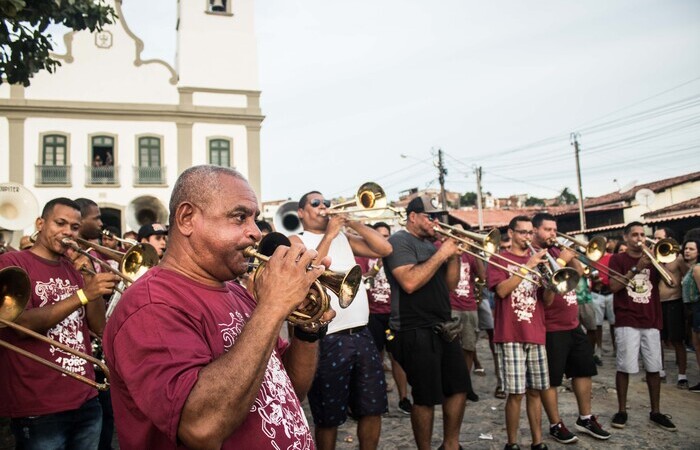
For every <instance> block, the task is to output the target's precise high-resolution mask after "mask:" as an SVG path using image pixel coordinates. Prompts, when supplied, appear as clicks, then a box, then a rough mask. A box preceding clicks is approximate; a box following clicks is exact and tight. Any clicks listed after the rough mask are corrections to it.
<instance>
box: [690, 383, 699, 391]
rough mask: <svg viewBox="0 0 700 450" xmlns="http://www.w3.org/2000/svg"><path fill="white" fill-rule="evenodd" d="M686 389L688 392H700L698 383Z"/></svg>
mask: <svg viewBox="0 0 700 450" xmlns="http://www.w3.org/2000/svg"><path fill="white" fill-rule="evenodd" d="M688 390H689V391H690V392H698V393H700V383H698V384H696V385H695V386H691V387H690V388H689V389H688Z"/></svg>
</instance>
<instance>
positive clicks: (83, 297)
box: [75, 289, 90, 306]
mask: <svg viewBox="0 0 700 450" xmlns="http://www.w3.org/2000/svg"><path fill="white" fill-rule="evenodd" d="M75 293H76V294H78V299H79V300H80V304H81V305H83V306H85V305H87V304H88V303H89V302H90V300H88V298H87V295H85V292H84V291H83V290H82V289H78V290H77V291H75Z"/></svg>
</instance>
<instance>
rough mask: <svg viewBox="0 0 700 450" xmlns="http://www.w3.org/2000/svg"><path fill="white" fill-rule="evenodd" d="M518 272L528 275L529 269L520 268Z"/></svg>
mask: <svg viewBox="0 0 700 450" xmlns="http://www.w3.org/2000/svg"><path fill="white" fill-rule="evenodd" d="M518 272H520V273H522V274H523V275H527V269H526V268H524V267H521V268H519V269H518Z"/></svg>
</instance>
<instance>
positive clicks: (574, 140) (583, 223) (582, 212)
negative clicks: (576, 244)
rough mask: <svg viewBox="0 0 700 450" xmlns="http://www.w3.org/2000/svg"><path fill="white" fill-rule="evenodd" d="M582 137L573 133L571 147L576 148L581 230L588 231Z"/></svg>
mask: <svg viewBox="0 0 700 450" xmlns="http://www.w3.org/2000/svg"><path fill="white" fill-rule="evenodd" d="M580 136H581V135H580V134H578V133H576V132H574V133H571V140H572V142H571V145H573V146H574V156H575V157H576V179H577V180H578V214H579V217H580V218H581V230H585V229H586V211H585V210H584V208H583V187H582V186H581V163H580V162H579V156H578V155H579V153H580V151H581V150H580V149H579V146H578V138H579V137H580Z"/></svg>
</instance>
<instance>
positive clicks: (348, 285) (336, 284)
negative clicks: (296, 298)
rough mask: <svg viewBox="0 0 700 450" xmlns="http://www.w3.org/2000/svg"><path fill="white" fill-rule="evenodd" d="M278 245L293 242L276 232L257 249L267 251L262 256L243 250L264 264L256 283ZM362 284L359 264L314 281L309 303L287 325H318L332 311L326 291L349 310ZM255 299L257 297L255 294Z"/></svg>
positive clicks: (255, 275)
mask: <svg viewBox="0 0 700 450" xmlns="http://www.w3.org/2000/svg"><path fill="white" fill-rule="evenodd" d="M279 245H291V242H290V241H289V239H287V237H286V236H284V235H283V234H282V233H278V232H274V233H269V234H268V235H267V236H265V237H264V238H263V239H262V240H261V241H260V243H259V245H258V247H259V248H261V249H265V250H264V251H262V252H260V251H258V250H257V249H256V248H254V247H252V246H251V247H248V248H246V249H245V250H243V254H244V255H245V256H247V257H254V258H258V259H259V260H260V261H262V262H261V263H260V264H258V265H257V267H256V268H255V271H254V272H253V274H252V277H253V281H255V279H256V278H257V277H258V276H260V274H261V273H262V271H263V270H265V262H268V261H269V260H270V256H272V253H274V249H275V248H277V247H278V246H279ZM361 283H362V269H361V268H360V266H359V265H357V264H356V265H355V266H354V267H353V268H352V269H350V270H349V271H348V272H334V271H332V270H326V271H324V272H323V273H322V274H321V275H320V276H319V277H318V279H317V280H316V281H314V283H313V284H312V285H311V288H310V289H309V292H308V293H307V294H306V300H307V302H304V303H302V304H301V305H300V306H299V307H298V308H297V309H296V310H295V311H292V313H291V314H290V315H289V316H288V317H287V321H289V322H290V323H292V324H295V325H311V324H318V323H319V320H320V319H321V316H323V313H325V312H326V311H328V309H329V308H330V297H329V296H328V293H327V292H326V289H328V290H330V291H331V292H333V293H334V294H335V295H336V296H337V297H338V303H339V305H340V307H341V308H347V307H348V306H350V304H351V303H352V301H353V300H354V299H355V295H356V294H357V291H358V289H359V288H360V285H361ZM253 295H254V296H255V295H256V294H255V292H254V293H253Z"/></svg>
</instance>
